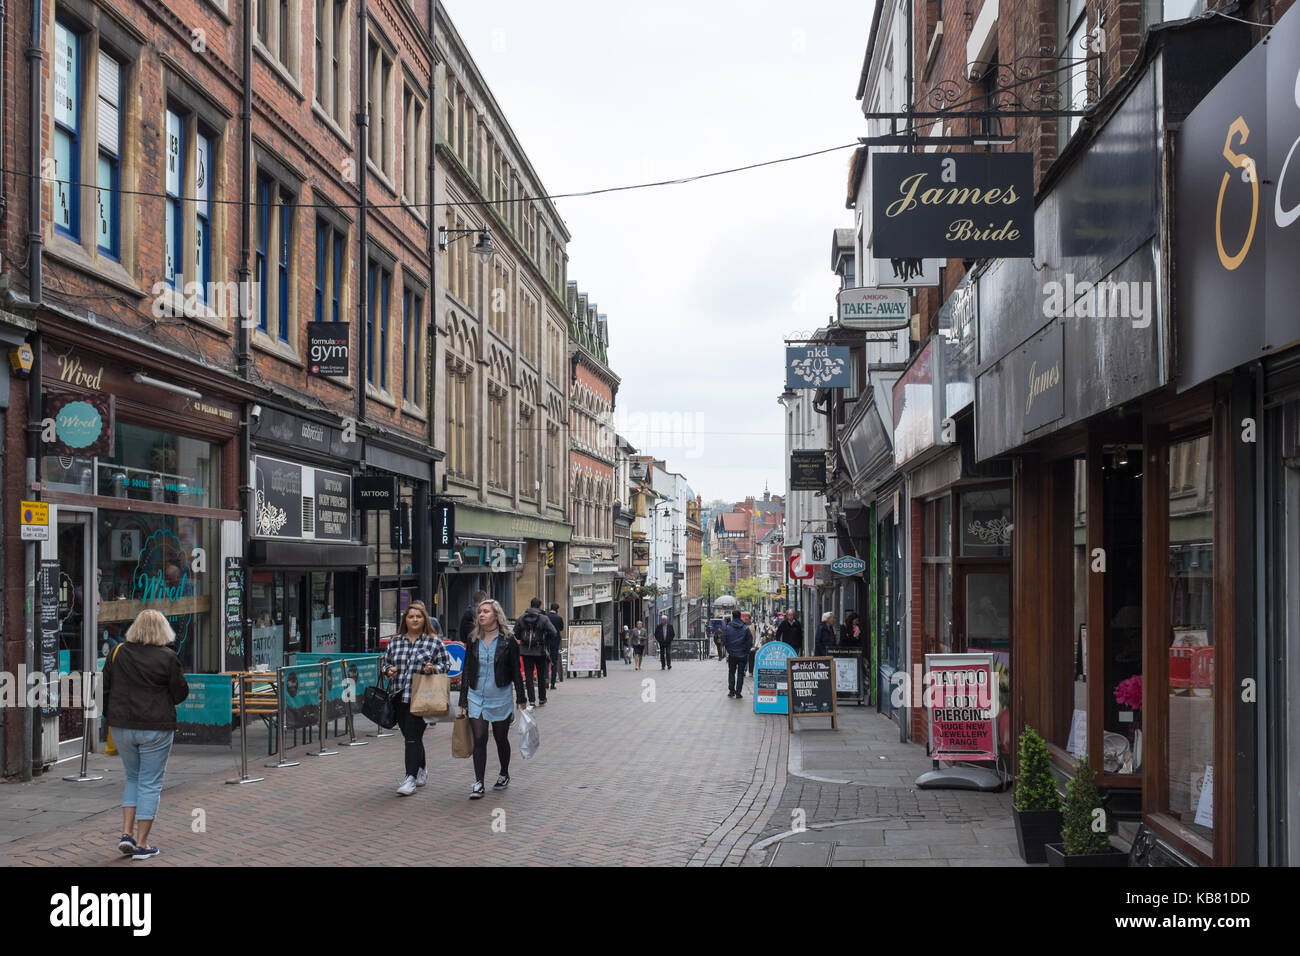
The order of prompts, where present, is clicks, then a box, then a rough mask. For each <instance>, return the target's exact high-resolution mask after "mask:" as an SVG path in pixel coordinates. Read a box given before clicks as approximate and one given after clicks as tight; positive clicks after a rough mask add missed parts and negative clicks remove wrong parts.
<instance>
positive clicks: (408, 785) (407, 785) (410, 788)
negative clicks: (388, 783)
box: [397, 777, 415, 797]
mask: <svg viewBox="0 0 1300 956" xmlns="http://www.w3.org/2000/svg"><path fill="white" fill-rule="evenodd" d="M397 792H398V793H399V794H400V795H401V796H403V797H407V796H410V795H411V794H413V793H415V778H414V777H407V778H406V779H405V780H403V781H402V785H401V786H400V787H398V788H397Z"/></svg>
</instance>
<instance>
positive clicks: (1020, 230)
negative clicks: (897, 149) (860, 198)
mask: <svg viewBox="0 0 1300 956" xmlns="http://www.w3.org/2000/svg"><path fill="white" fill-rule="evenodd" d="M872 162H873V164H874V165H873V166H872V173H871V175H872V180H873V182H872V188H871V203H872V237H873V238H872V250H873V251H874V252H875V254H876V255H877V256H882V257H885V258H889V259H895V258H898V259H904V258H926V257H935V258H940V259H982V258H1026V259H1027V258H1032V257H1033V255H1034V167H1033V157H1032V155H1031V154H1029V153H961V154H955V153H877V154H876V155H875V157H874V158H873V160H872Z"/></svg>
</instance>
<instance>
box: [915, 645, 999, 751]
mask: <svg viewBox="0 0 1300 956" xmlns="http://www.w3.org/2000/svg"><path fill="white" fill-rule="evenodd" d="M997 679H998V678H997V675H996V673H995V671H994V669H993V655H992V654H926V655H925V706H926V708H928V709H929V711H930V754H931V756H932V757H933V758H934V759H935V760H997V757H998V755H997V741H996V737H995V731H994V725H995V723H996V721H997V715H998V699H997Z"/></svg>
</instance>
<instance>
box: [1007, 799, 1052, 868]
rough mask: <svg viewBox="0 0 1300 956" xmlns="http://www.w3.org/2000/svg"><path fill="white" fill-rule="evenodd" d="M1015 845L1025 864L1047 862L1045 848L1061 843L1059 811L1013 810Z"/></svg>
mask: <svg viewBox="0 0 1300 956" xmlns="http://www.w3.org/2000/svg"><path fill="white" fill-rule="evenodd" d="M1013 812H1014V814H1015V817H1016V843H1017V844H1019V846H1020V858H1021V859H1022V860H1024V861H1025V862H1026V863H1045V862H1047V856H1046V850H1045V849H1044V847H1046V845H1047V844H1049V843H1059V842H1060V841H1061V822H1062V818H1063V815H1062V813H1061V811H1060V810H1015V811H1013Z"/></svg>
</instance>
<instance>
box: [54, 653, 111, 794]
mask: <svg viewBox="0 0 1300 956" xmlns="http://www.w3.org/2000/svg"><path fill="white" fill-rule="evenodd" d="M81 674H82V682H83V683H85V681H86V680H89V682H90V688H91V692H92V695H93V691H94V687H95V672H94V671H82V672H81ZM91 699H92V700H93V699H94V697H93V696H91ZM89 762H90V721H89V720H88V719H87V718H86V694H84V693H83V694H82V699H81V770H80V772H78V774H77V775H76V776H75V777H64V778H63V779H64V780H67V781H68V782H69V783H90V782H91V781H92V780H103V779H104V775H103V774H100V773H90V771H89V770H88V769H87V765H88V764H89Z"/></svg>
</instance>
